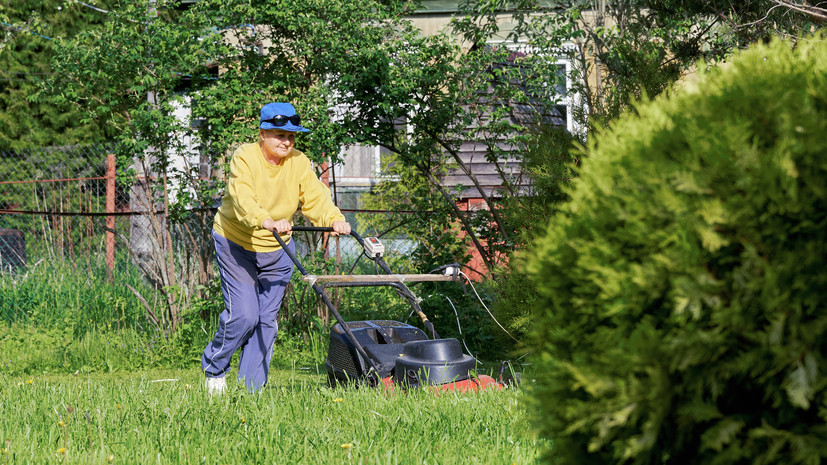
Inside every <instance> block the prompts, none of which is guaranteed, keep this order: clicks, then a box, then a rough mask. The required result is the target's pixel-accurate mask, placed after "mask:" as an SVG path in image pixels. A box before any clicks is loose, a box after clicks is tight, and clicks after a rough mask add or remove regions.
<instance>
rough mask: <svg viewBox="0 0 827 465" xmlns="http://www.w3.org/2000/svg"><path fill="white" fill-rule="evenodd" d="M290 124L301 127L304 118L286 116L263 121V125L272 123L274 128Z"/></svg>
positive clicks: (277, 116)
mask: <svg viewBox="0 0 827 465" xmlns="http://www.w3.org/2000/svg"><path fill="white" fill-rule="evenodd" d="M288 122H290V123H292V124H293V125H295V126H301V123H302V117H301V116H299V115H293V116H285V115H276V116H274V117H272V118H270V119H266V120H263V121H262V123H270V124H272V125H273V126H276V127H281V126H284V125H285V124H287V123H288Z"/></svg>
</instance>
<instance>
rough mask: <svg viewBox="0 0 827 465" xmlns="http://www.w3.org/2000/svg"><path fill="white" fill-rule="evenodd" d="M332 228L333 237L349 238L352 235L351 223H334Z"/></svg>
mask: <svg viewBox="0 0 827 465" xmlns="http://www.w3.org/2000/svg"><path fill="white" fill-rule="evenodd" d="M330 227H332V228H333V232H332V233H330V234H331V235H333V236H339V235H342V236H347V235H348V234H350V223H348V222H347V221H334V222H333V224H331V225H330Z"/></svg>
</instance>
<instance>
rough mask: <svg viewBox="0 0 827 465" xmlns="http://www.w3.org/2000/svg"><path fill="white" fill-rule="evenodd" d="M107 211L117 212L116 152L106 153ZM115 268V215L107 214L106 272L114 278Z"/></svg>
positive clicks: (109, 276) (110, 278)
mask: <svg viewBox="0 0 827 465" xmlns="http://www.w3.org/2000/svg"><path fill="white" fill-rule="evenodd" d="M106 213H115V154H112V153H110V154H107V155H106ZM114 268H115V217H114V216H113V215H106V273H107V275H108V278H109V280H110V281H111V280H112V273H113V271H114Z"/></svg>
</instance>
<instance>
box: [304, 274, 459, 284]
mask: <svg viewBox="0 0 827 465" xmlns="http://www.w3.org/2000/svg"><path fill="white" fill-rule="evenodd" d="M302 279H303V280H304V282H308V283H309V282H314V283H383V282H384V283H387V282H392V283H400V282H404V283H418V282H425V281H427V282H435V281H451V280H453V278H452V277H451V276H443V275H441V274H330V275H319V276H314V275H308V276H304V277H303V278H302Z"/></svg>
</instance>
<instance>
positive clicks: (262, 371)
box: [201, 231, 295, 390]
mask: <svg viewBox="0 0 827 465" xmlns="http://www.w3.org/2000/svg"><path fill="white" fill-rule="evenodd" d="M212 238H213V241H214V243H215V256H216V260H217V261H218V270H219V272H220V273H221V292H222V294H223V295H224V311H222V312H221V315H219V317H218V331H216V333H215V338H214V339H213V340H212V342H210V343H209V345H207V347H206V349H204V355H203V356H202V357H201V366H202V368H203V370H204V374H205V375H206V376H207V377H210V378H220V377H223V376H225V375H226V374H227V372H228V371H229V370H230V361H231V359H232V357H233V354H234V353H235V352H236V351H237V350H241V355H240V358H239V362H238V379H239V380H242V381H243V382H244V383H245V384H246V385H247V388H248V389H249V390H256V389H258V388H261V387H262V386H264V385H265V384H266V383H267V376H268V374H269V372H270V360H271V359H272V357H273V344H274V343H275V341H276V334H277V333H278V322H277V321H276V317H277V316H278V312H279V308H281V302H282V299H283V298H284V288H285V287H286V286H287V283H289V282H290V276H292V274H293V262H292V261H291V260H290V257H288V256H287V254H286V253H285V252H284V251H283V250H277V251H275V252H251V251H249V250H245V249H244V248H242V247H241V246H239V245H238V244H235V243H233V242H232V241H230V240H228V239H226V238H225V237H223V236H221V235H219V234H217V233H216V232H215V231H213V232H212ZM287 247H288V248H289V249H290V250H291V251H293V250H295V248H294V247H295V246H294V244H293V241H292V240H291V241H290V242H289V243H288V244H287Z"/></svg>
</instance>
